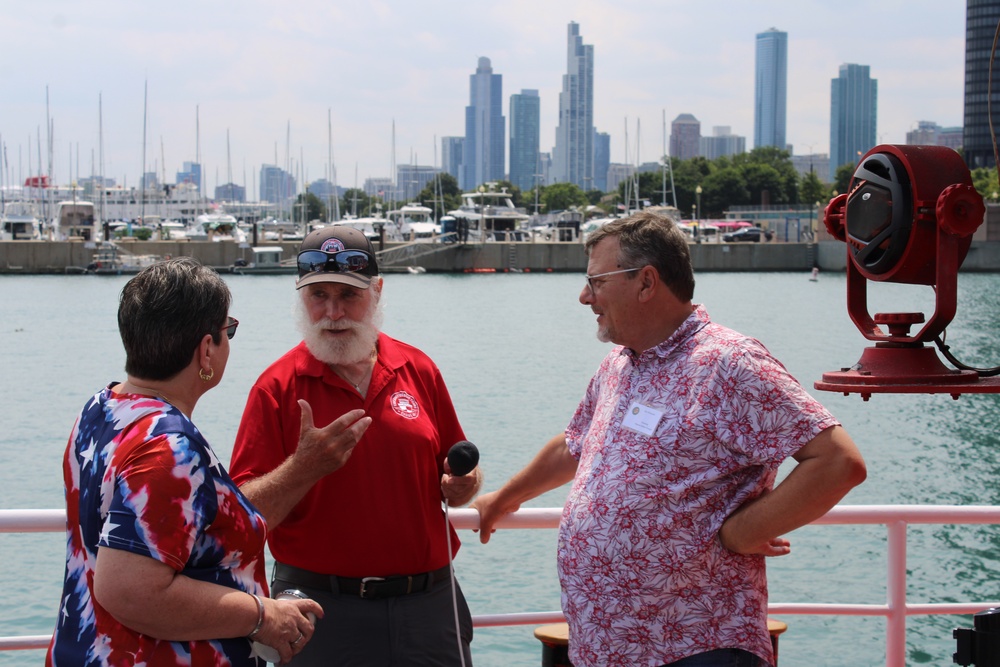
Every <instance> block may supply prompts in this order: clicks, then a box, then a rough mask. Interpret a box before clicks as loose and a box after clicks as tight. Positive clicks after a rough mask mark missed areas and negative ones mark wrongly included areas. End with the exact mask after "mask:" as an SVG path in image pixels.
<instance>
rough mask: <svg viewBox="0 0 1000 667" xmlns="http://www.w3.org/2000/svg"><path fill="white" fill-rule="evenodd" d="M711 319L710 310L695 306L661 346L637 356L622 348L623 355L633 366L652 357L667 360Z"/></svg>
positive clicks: (628, 349)
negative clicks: (645, 358)
mask: <svg viewBox="0 0 1000 667" xmlns="http://www.w3.org/2000/svg"><path fill="white" fill-rule="evenodd" d="M711 321H712V320H711V318H709V316H708V310H706V309H705V306H703V305H701V304H695V307H694V310H693V311H691V314H690V315H688V317H687V319H686V320H684V322H683V323H681V325H680V326H679V327H677V329H675V330H674V332H673V333H672V334H670V336H669V337H667V339H666V340H665V341H663V342H662V343H660V344H659V345H656V346H654V347H651V348H649V349H648V350H646V351H644V352H642V353H641V354H637V353H636V352H635V351H634V350H632V349H630V348H627V347H622V348H621V354H622V355H624V356H626V357H628V358H629V359H630V360H631V361H632V363H633V364H638V363H640V362H641V361H642V359H643V357H647V358H651V357H652V356H654V355H655V356H657V357H660V358H661V359H665V358H666V357H667V356H668V355H670V353H671V352H673V351H674V350H676V349H677V348H678V347H679V346H680V345H681V344H682V343H684V342H685V341H686V340H688V339H689V338H691V337H692V336H694V335H695V334H696V333H698V332H699V331H701V330H702V329H704V328H705V326H707V325H708V324H709V323H710V322H711Z"/></svg>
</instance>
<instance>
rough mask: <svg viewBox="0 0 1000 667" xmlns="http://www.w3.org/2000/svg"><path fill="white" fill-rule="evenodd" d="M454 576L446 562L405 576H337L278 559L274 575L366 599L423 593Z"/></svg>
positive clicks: (279, 578)
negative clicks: (425, 570) (439, 566)
mask: <svg viewBox="0 0 1000 667" xmlns="http://www.w3.org/2000/svg"><path fill="white" fill-rule="evenodd" d="M449 577H451V566H450V565H445V566H444V567H442V568H441V569H439V570H434V571H433V572H422V573H421V574H412V575H404V576H397V577H362V578H360V579H353V578H351V577H338V576H336V575H334V574H320V573H318V572H310V571H309V570H303V569H302V568H299V567H294V566H292V565H285V564H284V563H278V562H275V564H274V578H275V579H277V580H281V581H287V582H289V583H292V584H295V585H296V586H305V587H306V588H315V589H319V590H322V591H330V592H332V593H334V594H338V593H339V594H341V595H357V596H358V597H360V598H364V599H366V600H376V599H379V598H392V597H397V596H399V595H409V594H411V593H423V592H424V591H428V590H430V588H431V586H433V585H434V584H436V583H438V582H441V581H445V580H447V579H448V578H449Z"/></svg>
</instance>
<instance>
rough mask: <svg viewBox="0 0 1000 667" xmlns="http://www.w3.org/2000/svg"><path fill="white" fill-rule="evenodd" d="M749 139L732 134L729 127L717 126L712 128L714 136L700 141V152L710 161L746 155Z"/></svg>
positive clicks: (702, 138)
mask: <svg viewBox="0 0 1000 667" xmlns="http://www.w3.org/2000/svg"><path fill="white" fill-rule="evenodd" d="M746 151H747V139H746V137H741V136H738V135H735V134H733V133H732V128H730V127H729V126H728V125H716V126H715V127H713V128H712V136H710V137H701V139H699V140H698V152H699V154H700V155H701V156H702V157H706V158H708V159H709V160H714V159H716V158H720V157H723V156H725V155H739V154H740V153H746Z"/></svg>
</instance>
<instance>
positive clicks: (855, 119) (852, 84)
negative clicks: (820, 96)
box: [830, 64, 878, 178]
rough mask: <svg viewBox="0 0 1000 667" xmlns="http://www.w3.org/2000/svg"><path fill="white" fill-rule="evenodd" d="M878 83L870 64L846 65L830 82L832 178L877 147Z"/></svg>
mask: <svg viewBox="0 0 1000 667" xmlns="http://www.w3.org/2000/svg"><path fill="white" fill-rule="evenodd" d="M877 112H878V81H877V80H876V79H873V78H871V73H870V71H869V67H868V65H854V64H845V65H841V66H840V76H839V77H837V78H836V79H833V80H832V81H831V82H830V178H836V174H837V168H838V167H840V166H841V165H844V164H857V162H858V160H860V159H861V156H862V155H864V154H865V153H867V152H868V150H869V149H871V148H874V147H875V137H876V127H877V126H876V120H877V115H878V114H877Z"/></svg>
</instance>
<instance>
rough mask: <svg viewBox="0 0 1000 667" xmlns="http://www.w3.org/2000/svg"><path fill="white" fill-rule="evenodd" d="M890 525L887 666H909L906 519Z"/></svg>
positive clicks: (887, 587)
mask: <svg viewBox="0 0 1000 667" xmlns="http://www.w3.org/2000/svg"><path fill="white" fill-rule="evenodd" d="M886 528H887V529H888V545H887V547H888V563H887V567H888V572H887V575H886V598H887V602H888V606H889V617H888V619H887V626H886V640H885V641H886V645H885V664H886V667H906V521H904V520H902V519H901V520H899V521H891V522H889V523H887V524H886Z"/></svg>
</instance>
